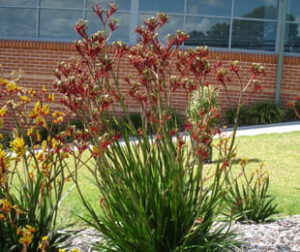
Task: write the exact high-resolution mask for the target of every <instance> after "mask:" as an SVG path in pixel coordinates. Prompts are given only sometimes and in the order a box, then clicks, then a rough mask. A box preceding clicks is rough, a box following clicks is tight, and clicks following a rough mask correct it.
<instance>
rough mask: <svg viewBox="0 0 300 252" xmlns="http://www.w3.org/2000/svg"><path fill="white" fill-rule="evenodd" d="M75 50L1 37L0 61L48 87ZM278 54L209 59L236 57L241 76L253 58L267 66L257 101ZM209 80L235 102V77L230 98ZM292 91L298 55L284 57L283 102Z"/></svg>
mask: <svg viewBox="0 0 300 252" xmlns="http://www.w3.org/2000/svg"><path fill="white" fill-rule="evenodd" d="M75 55H76V52H75V50H74V48H73V45H72V44H71V43H60V42H36V41H5V40H2V41H1V40H0V64H2V69H3V73H4V74H5V75H8V74H9V73H10V72H12V71H17V70H19V69H22V71H23V74H22V80H21V84H22V85H24V86H26V87H29V88H30V87H32V88H39V87H41V86H42V85H45V87H46V88H47V89H48V90H49V91H50V92H52V91H54V90H53V88H52V85H53V79H54V74H53V72H54V69H55V67H56V65H57V62H59V61H67V60H68V59H69V58H70V57H72V56H75ZM277 58H278V57H277V56H275V55H266V54H252V53H251V54H250V53H235V52H218V51H213V52H211V56H210V62H211V64H214V63H215V62H217V61H222V62H223V63H224V67H226V66H228V65H229V64H230V63H231V62H232V61H233V60H239V61H240V62H242V63H241V65H242V71H241V73H242V80H243V81H244V82H246V81H248V80H249V77H250V72H249V68H250V66H251V63H252V62H259V63H261V64H262V65H263V66H264V67H265V69H266V73H267V74H266V75H265V76H264V77H262V78H261V80H262V84H263V87H264V89H263V91H262V92H261V93H259V94H256V95H254V96H252V97H251V99H250V100H249V101H248V102H249V103H252V102H257V101H274V99H275V90H276V74H277ZM120 70H121V73H122V74H121V79H122V75H123V76H125V75H127V74H131V75H132V76H134V75H135V74H136V72H135V70H134V69H133V68H131V67H130V66H129V65H128V62H122V64H121V67H120ZM211 82H212V83H213V84H215V85H216V86H218V87H219V88H220V105H221V107H223V108H225V107H232V106H234V105H235V104H236V102H237V98H238V83H237V81H236V79H234V78H233V79H232V82H231V83H230V85H229V86H228V90H229V91H230V92H229V94H230V97H229V98H230V99H228V97H227V96H226V95H225V92H224V89H223V88H222V87H221V86H220V85H217V83H216V81H215V78H214V77H213V76H212V77H211ZM122 91H123V92H127V91H128V87H127V86H126V85H125V84H123V85H122ZM295 95H300V57H285V58H284V67H283V76H282V84H281V98H280V102H281V103H282V104H285V103H287V102H288V101H289V100H291V99H292V98H293V97H294V96H295ZM1 102H2V103H3V101H0V103H1ZM172 104H173V105H174V106H175V107H176V108H177V110H179V111H181V112H182V113H184V109H185V105H186V97H185V96H182V94H181V92H180V90H179V91H178V92H177V93H176V94H175V95H173V96H172ZM128 106H129V108H130V109H131V110H132V111H138V110H139V108H138V104H136V103H135V102H134V101H132V100H128Z"/></svg>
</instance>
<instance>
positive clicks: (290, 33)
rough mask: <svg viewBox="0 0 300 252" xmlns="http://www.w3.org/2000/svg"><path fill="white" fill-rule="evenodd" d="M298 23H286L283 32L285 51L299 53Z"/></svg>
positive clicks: (299, 34)
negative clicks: (284, 31)
mask: <svg viewBox="0 0 300 252" xmlns="http://www.w3.org/2000/svg"><path fill="white" fill-rule="evenodd" d="M299 31H300V24H287V25H286V34H285V51H286V52H297V53H300V32H299Z"/></svg>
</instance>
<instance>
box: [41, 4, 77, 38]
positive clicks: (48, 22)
mask: <svg viewBox="0 0 300 252" xmlns="http://www.w3.org/2000/svg"><path fill="white" fill-rule="evenodd" d="M80 18H82V11H71V10H43V9H42V10H41V11H40V37H42V38H60V39H70V40H72V39H74V38H77V34H76V32H75V31H74V24H75V22H77V21H78V20H79V19H80Z"/></svg>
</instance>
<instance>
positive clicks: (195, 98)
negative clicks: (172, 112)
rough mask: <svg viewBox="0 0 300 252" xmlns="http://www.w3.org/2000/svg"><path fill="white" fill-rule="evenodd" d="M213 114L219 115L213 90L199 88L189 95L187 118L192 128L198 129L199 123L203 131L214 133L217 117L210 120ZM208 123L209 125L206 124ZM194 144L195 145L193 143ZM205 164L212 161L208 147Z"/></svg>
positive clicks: (210, 149)
mask: <svg viewBox="0 0 300 252" xmlns="http://www.w3.org/2000/svg"><path fill="white" fill-rule="evenodd" d="M214 114H219V111H218V105H217V94H216V91H215V90H214V88H212V87H207V86H201V87H199V89H197V90H194V91H193V92H192V93H191V99H190V101H189V104H188V106H187V117H188V120H189V121H190V122H191V123H192V125H193V127H199V123H200V124H202V126H203V127H205V129H204V130H205V131H207V132H209V131H214V130H215V129H216V127H217V123H218V116H217V117H214V118H213V120H211V119H210V117H211V116H213V115H214ZM206 121H209V124H206ZM195 144H196V143H195ZM205 160H206V162H211V161H212V147H211V146H209V154H208V157H207V158H206V159H205Z"/></svg>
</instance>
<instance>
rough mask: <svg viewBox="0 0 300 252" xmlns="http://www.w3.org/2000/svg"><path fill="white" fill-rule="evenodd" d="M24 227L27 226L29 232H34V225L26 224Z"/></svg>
mask: <svg viewBox="0 0 300 252" xmlns="http://www.w3.org/2000/svg"><path fill="white" fill-rule="evenodd" d="M26 228H27V230H28V231H29V232H31V233H34V232H35V227H32V226H29V225H26Z"/></svg>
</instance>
